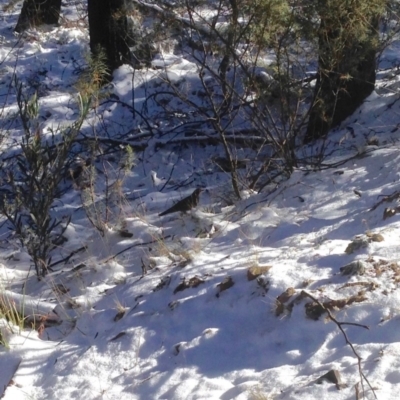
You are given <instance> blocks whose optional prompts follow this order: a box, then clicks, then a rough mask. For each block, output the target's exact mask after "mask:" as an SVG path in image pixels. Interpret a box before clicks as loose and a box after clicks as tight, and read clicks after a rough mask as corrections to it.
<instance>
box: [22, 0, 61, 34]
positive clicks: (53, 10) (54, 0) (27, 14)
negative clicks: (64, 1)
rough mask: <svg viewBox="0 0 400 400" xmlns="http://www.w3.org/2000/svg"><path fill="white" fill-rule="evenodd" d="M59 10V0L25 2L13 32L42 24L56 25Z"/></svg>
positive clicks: (28, 0) (27, 0)
mask: <svg viewBox="0 0 400 400" xmlns="http://www.w3.org/2000/svg"><path fill="white" fill-rule="evenodd" d="M60 10H61V0H25V1H24V4H23V5H22V10H21V14H20V16H19V18H18V22H17V25H16V27H15V32H18V33H21V32H23V31H24V30H26V29H29V28H31V27H36V26H39V25H42V24H58V19H59V17H60Z"/></svg>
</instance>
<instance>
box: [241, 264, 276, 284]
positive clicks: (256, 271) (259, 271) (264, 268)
mask: <svg viewBox="0 0 400 400" xmlns="http://www.w3.org/2000/svg"><path fill="white" fill-rule="evenodd" d="M271 268H272V267H271V266H270V265H254V266H252V267H250V268H249V269H248V270H247V280H249V281H253V280H254V279H256V278H258V277H259V276H260V275H263V274H266V273H267V272H268V271H269V270H270V269H271Z"/></svg>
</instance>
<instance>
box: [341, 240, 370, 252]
mask: <svg viewBox="0 0 400 400" xmlns="http://www.w3.org/2000/svg"><path fill="white" fill-rule="evenodd" d="M368 244H369V242H368V239H366V238H356V239H354V240H353V241H352V242H351V243H349V245H348V246H347V247H346V250H345V251H344V252H345V253H346V254H352V253H354V252H355V251H356V250H358V249H361V248H363V247H367V246H368Z"/></svg>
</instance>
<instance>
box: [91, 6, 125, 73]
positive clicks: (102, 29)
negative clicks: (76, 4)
mask: <svg viewBox="0 0 400 400" xmlns="http://www.w3.org/2000/svg"><path fill="white" fill-rule="evenodd" d="M126 10H127V1H126V0H88V13H89V34H90V50H91V52H92V54H93V55H94V56H99V55H100V54H101V53H103V55H104V58H105V60H104V61H105V63H106V65H107V67H108V70H109V76H108V79H110V78H111V74H112V71H114V70H115V69H116V68H118V67H120V66H121V65H122V64H130V62H131V52H130V49H129V46H128V23H127V17H126Z"/></svg>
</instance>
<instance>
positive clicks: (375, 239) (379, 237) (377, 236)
mask: <svg viewBox="0 0 400 400" xmlns="http://www.w3.org/2000/svg"><path fill="white" fill-rule="evenodd" d="M370 239H371V242H383V241H384V240H385V238H384V237H383V236H382V235H381V234H380V233H374V234H373V235H372V236H371V237H370Z"/></svg>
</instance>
